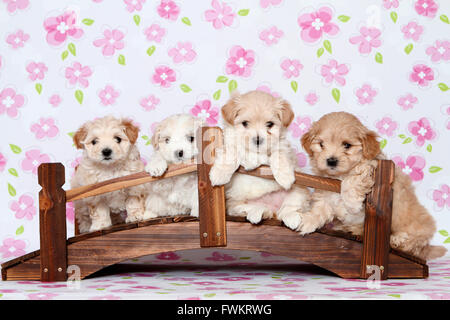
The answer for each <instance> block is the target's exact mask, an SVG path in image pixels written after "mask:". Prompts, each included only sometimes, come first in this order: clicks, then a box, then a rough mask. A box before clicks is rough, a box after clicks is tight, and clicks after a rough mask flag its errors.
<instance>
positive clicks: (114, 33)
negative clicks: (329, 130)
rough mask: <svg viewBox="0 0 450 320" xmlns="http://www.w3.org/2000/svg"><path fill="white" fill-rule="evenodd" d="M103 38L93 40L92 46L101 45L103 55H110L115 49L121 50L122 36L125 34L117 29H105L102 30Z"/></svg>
mask: <svg viewBox="0 0 450 320" xmlns="http://www.w3.org/2000/svg"><path fill="white" fill-rule="evenodd" d="M103 35H104V36H105V37H104V38H101V39H97V40H95V41H94V46H96V47H103V50H102V54H103V55H104V56H105V57H110V56H112V55H114V53H115V52H116V50H121V49H123V48H124V46H125V45H124V43H123V41H122V40H123V38H124V37H125V35H124V34H123V32H122V31H120V30H119V29H113V30H110V29H106V30H105V31H104V32H103Z"/></svg>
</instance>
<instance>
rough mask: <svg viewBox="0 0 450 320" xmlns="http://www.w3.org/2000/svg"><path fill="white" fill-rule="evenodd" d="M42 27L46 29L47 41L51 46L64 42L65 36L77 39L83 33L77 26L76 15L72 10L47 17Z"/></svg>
mask: <svg viewBox="0 0 450 320" xmlns="http://www.w3.org/2000/svg"><path fill="white" fill-rule="evenodd" d="M44 28H45V30H46V31H47V38H46V39H47V42H48V43H49V44H50V45H52V46H58V45H60V44H62V43H64V42H65V41H66V39H67V37H72V38H75V39H79V38H81V36H82V35H83V30H82V29H81V28H78V27H77V16H76V14H75V12H74V11H71V12H65V13H63V14H62V15H60V16H57V17H50V18H47V19H46V20H45V21H44Z"/></svg>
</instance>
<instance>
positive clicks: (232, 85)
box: [228, 80, 237, 93]
mask: <svg viewBox="0 0 450 320" xmlns="http://www.w3.org/2000/svg"><path fill="white" fill-rule="evenodd" d="M236 89H237V82H236V80H231V81H230V82H229V83H228V91H229V92H230V93H231V92H233V91H234V90H236Z"/></svg>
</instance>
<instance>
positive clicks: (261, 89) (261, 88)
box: [256, 85, 280, 98]
mask: <svg viewBox="0 0 450 320" xmlns="http://www.w3.org/2000/svg"><path fill="white" fill-rule="evenodd" d="M256 90H258V91H262V92H265V93H268V94H270V95H272V96H273V97H275V98H277V97H279V96H280V94H279V93H278V92H274V91H272V90H271V89H270V87H269V86H267V85H261V86H259V87H258V88H256Z"/></svg>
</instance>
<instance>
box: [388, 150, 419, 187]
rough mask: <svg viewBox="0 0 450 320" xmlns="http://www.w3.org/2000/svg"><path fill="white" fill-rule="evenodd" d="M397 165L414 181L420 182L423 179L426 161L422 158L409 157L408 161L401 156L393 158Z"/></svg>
mask: <svg viewBox="0 0 450 320" xmlns="http://www.w3.org/2000/svg"><path fill="white" fill-rule="evenodd" d="M392 161H394V162H395V165H397V166H398V167H400V169H401V170H402V171H403V173H405V174H407V175H409V177H410V178H411V180H412V181H420V180H422V179H423V171H422V169H423V168H424V167H425V159H424V158H423V157H421V156H409V157H408V158H406V161H403V159H402V158H401V157H399V156H397V157H394V158H392Z"/></svg>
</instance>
